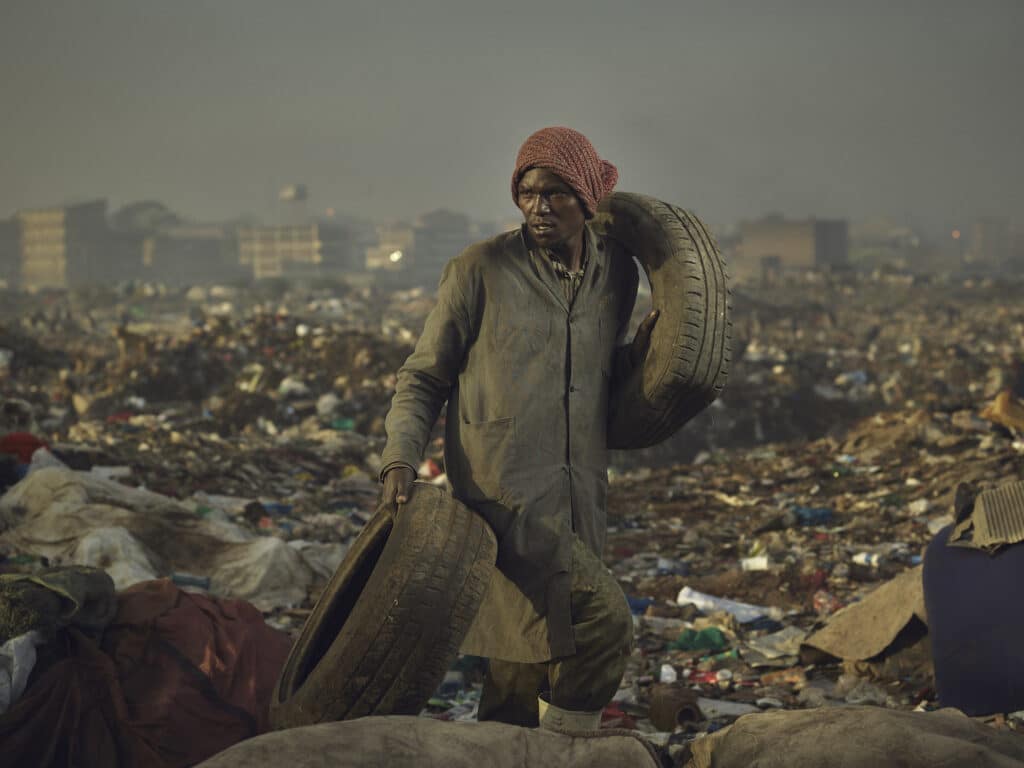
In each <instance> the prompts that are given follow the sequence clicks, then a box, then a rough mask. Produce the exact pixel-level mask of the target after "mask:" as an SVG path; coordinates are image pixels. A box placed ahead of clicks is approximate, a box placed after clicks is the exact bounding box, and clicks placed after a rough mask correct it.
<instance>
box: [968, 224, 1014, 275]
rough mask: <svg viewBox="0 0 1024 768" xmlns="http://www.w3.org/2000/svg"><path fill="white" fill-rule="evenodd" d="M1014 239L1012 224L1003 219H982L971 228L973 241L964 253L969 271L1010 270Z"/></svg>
mask: <svg viewBox="0 0 1024 768" xmlns="http://www.w3.org/2000/svg"><path fill="white" fill-rule="evenodd" d="M1011 255H1012V239H1011V236H1010V222H1009V220H1007V219H1001V218H981V219H978V220H976V221H975V222H974V226H973V227H972V228H971V241H970V245H969V246H968V249H967V251H966V252H965V253H964V268H965V269H967V270H968V271H983V272H1002V271H1005V270H1007V269H1009V268H1010V266H1011V264H1010V262H1011Z"/></svg>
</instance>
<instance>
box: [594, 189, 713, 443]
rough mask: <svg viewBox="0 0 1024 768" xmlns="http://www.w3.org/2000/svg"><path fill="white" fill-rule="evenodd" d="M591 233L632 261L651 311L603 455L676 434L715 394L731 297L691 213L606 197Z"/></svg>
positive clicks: (625, 195)
mask: <svg viewBox="0 0 1024 768" xmlns="http://www.w3.org/2000/svg"><path fill="white" fill-rule="evenodd" d="M593 226H594V229H595V230H596V231H597V232H599V233H600V234H601V235H603V236H604V237H605V241H606V243H607V244H608V249H609V252H610V253H611V254H612V257H613V258H615V257H618V258H633V257H635V258H636V260H637V261H638V262H639V263H640V265H641V266H642V267H643V269H644V272H646V273H647V278H648V280H649V282H650V284H651V300H652V303H653V305H654V309H657V310H659V312H660V314H659V317H658V322H657V323H656V324H655V326H654V331H653V333H652V334H651V343H650V347H649V349H648V353H647V356H646V358H645V360H644V362H643V364H642V365H641V366H639V367H638V368H637V369H636V370H634V371H633V372H632V374H631V375H630V376H629V378H627V379H626V380H625V381H624V382H622V383H621V385H620V386H619V387H618V388H617V390H616V391H615V392H613V393H612V396H611V400H610V402H609V409H608V410H609V416H608V448H610V449H617V450H618V449H629V448H647V447H649V446H652V445H656V444H658V443H660V442H662V441H664V440H666V439H668V438H669V437H671V436H672V435H673V434H674V433H675V432H677V431H678V430H679V429H680V428H681V427H682V426H683V425H684V424H685V423H686V422H688V421H689V420H690V419H692V418H693V417H694V416H696V415H697V414H698V413H700V412H701V411H703V410H704V409H705V408H707V407H708V406H709V405H710V404H711V403H712V402H714V400H715V398H717V397H718V395H719V394H720V393H721V392H722V389H723V387H725V382H726V379H727V377H728V373H729V363H730V356H731V342H732V321H731V319H730V315H731V310H732V294H731V291H730V289H729V286H728V275H727V273H726V271H725V264H724V262H723V260H722V256H721V253H720V252H719V250H718V245H717V244H716V243H715V240H714V238H713V237H712V235H711V233H710V232H709V231H708V228H707V227H706V226H704V224H703V222H701V220H700V219H698V218H697V217H696V216H695V215H694V214H693V213H691V212H689V211H686V210H684V209H682V208H679V207H677V206H674V205H670V204H669V203H665V202H662V201H660V200H657V199H655V198H653V197H648V196H646V195H639V194H636V193H632V192H613V193H612V194H611V195H609V196H608V197H607V198H605V199H604V200H603V201H602V203H601V205H600V206H599V207H598V210H597V215H596V216H595V217H594V220H593Z"/></svg>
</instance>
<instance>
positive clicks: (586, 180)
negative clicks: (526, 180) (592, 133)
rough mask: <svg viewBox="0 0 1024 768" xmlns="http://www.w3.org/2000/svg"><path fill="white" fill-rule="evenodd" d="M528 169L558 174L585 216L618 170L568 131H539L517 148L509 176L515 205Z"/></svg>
mask: <svg viewBox="0 0 1024 768" xmlns="http://www.w3.org/2000/svg"><path fill="white" fill-rule="evenodd" d="M530 168H547V169H548V170H551V171H554V172H555V173H556V174H558V175H559V176H560V177H561V178H562V180H563V181H565V183H566V184H568V185H569V186H570V187H572V188H573V190H575V192H576V194H577V196H578V197H579V198H580V202H582V203H583V208H584V209H585V211H586V214H587V217H588V218H590V217H591V216H593V215H594V212H595V211H596V210H597V204H598V203H600V202H601V199H602V198H603V197H605V195H607V194H609V193H610V192H611V191H612V190H613V189H614V188H615V182H617V181H618V180H619V171H618V169H617V168H616V167H615V166H614V165H612V164H611V163H609V162H608V161H607V160H602V159H601V158H600V157H598V154H597V151H596V150H595V149H594V146H593V145H592V144H591V143H590V141H589V140H588V139H587V137H586V136H584V135H583V134H582V133H580V132H579V131H574V130H573V129H572V128H562V127H559V126H554V127H551V128H541V129H540V130H539V131H537V132H536V133H534V134H532V135H531V136H530V137H529V138H528V139H527V140H526V141H525V142H523V146H522V147H520V148H519V155H518V156H517V157H516V169H515V171H514V172H513V174H512V199H513V200H515V201H516V205H518V204H519V180H520V179H521V178H522V176H523V174H524V173H526V172H527V171H528V170H529V169H530Z"/></svg>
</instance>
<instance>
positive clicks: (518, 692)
mask: <svg viewBox="0 0 1024 768" xmlns="http://www.w3.org/2000/svg"><path fill="white" fill-rule="evenodd" d="M570 605H571V610H572V629H573V637H574V640H575V645H576V653H575V654H573V655H572V656H566V657H563V658H559V659H554V660H553V661H551V662H548V663H546V664H520V663H515V662H509V661H500V660H498V659H491V660H490V662H489V664H488V672H487V676H486V677H485V678H484V689H483V693H482V695H481V697H480V708H479V714H478V719H479V720H498V721H500V722H504V723H511V724H514V725H524V726H529V727H532V726H536V725H537V696H538V694H540V693H541V692H543V691H544V689H545V688H548V687H549V688H550V693H549V694H548V700H549V702H550V703H551V704H553V705H554V706H556V707H559V708H561V709H566V710H571V711H578V712H595V711H598V710H600V709H603V708H604V706H605V705H606V704H608V702H609V701H611V699H612V697H613V696H614V695H615V693H616V691H618V688H619V683H620V682H621V681H622V675H623V673H624V672H625V669H626V660H627V659H628V658H629V654H630V649H631V648H632V642H633V617H632V614H630V611H629V604H628V603H627V602H626V596H625V595H624V594H623V593H622V590H621V589H620V588H619V585H618V583H617V582H616V581H615V577H614V576H612V574H611V573H610V572H609V571H608V569H607V568H605V567H604V564H603V563H602V562H601V560H600V559H599V558H598V557H597V555H595V554H594V553H593V552H591V551H590V550H589V549H588V548H587V547H586V545H585V544H583V542H581V541H580V540H579V539H575V538H574V541H573V560H572V592H571V596H570ZM545 684H546V685H545Z"/></svg>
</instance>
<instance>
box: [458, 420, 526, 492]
mask: <svg viewBox="0 0 1024 768" xmlns="http://www.w3.org/2000/svg"><path fill="white" fill-rule="evenodd" d="M459 431H460V432H461V437H462V453H463V455H464V456H465V459H466V465H467V473H466V475H467V483H466V485H467V488H466V493H465V495H466V496H467V499H469V500H471V501H501V500H503V499H504V498H505V497H506V496H507V495H508V490H509V489H508V486H507V480H508V477H509V474H510V472H511V471H512V470H513V469H514V468H515V466H516V464H515V462H516V450H515V448H516V420H515V418H514V417H511V416H509V417H507V418H502V419H493V420H491V421H478V422H474V423H465V422H464V423H462V424H460V425H459Z"/></svg>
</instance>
